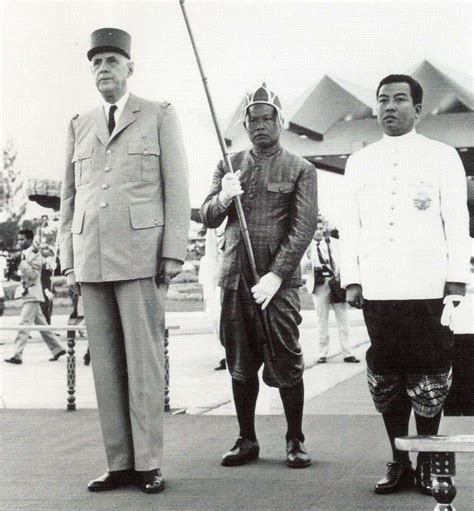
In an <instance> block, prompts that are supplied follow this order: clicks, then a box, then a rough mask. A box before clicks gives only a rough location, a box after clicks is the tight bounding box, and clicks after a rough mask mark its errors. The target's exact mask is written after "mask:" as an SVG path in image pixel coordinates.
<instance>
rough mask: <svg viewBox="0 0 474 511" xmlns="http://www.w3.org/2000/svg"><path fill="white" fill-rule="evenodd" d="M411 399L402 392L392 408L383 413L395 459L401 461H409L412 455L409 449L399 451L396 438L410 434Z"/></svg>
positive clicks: (391, 405)
mask: <svg viewBox="0 0 474 511" xmlns="http://www.w3.org/2000/svg"><path fill="white" fill-rule="evenodd" d="M410 414H411V401H410V399H409V397H408V396H407V395H406V394H405V392H402V394H401V395H400V396H399V397H397V399H396V400H394V401H393V402H392V403H390V409H389V410H387V411H386V412H384V413H383V414H382V417H383V421H384V423H385V429H386V430H387V434H388V438H389V440H390V447H391V448H392V454H393V460H394V461H400V462H401V463H408V462H409V461H410V456H409V453H408V451H399V450H398V449H396V447H395V438H396V437H397V436H406V435H408V425H409V423H410Z"/></svg>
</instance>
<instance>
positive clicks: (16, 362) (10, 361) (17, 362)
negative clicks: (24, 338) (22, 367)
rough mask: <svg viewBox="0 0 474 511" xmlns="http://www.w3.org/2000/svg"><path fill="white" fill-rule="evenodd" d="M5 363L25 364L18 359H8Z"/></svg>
mask: <svg viewBox="0 0 474 511" xmlns="http://www.w3.org/2000/svg"><path fill="white" fill-rule="evenodd" d="M5 362H8V363H9V364H17V365H18V364H23V360H21V359H20V358H16V357H11V358H6V359H5Z"/></svg>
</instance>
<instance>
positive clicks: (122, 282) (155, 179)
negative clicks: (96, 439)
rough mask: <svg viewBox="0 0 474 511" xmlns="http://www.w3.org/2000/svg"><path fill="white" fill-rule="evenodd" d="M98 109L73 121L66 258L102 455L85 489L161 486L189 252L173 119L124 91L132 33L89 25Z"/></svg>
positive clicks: (65, 191) (159, 106)
mask: <svg viewBox="0 0 474 511" xmlns="http://www.w3.org/2000/svg"><path fill="white" fill-rule="evenodd" d="M87 56H88V59H89V60H90V61H91V70H92V74H93V76H94V79H95V82H96V86H97V89H98V90H99V92H100V94H101V95H102V98H103V102H102V104H101V105H100V106H99V107H98V108H96V109H94V110H92V111H90V112H88V113H86V114H84V115H80V116H76V117H74V118H73V119H72V121H71V123H70V125H69V132H68V143H67V160H66V172H65V175H64V181H63V188H62V198H61V257H62V261H61V262H62V267H63V271H64V273H65V274H66V275H67V279H68V283H69V284H70V285H71V286H74V285H75V284H76V282H79V283H80V288H81V290H82V295H83V301H84V312H85V318H86V324H87V332H88V336H89V343H90V350H91V358H92V365H93V371H94V380H95V387H96V393H97V401H98V406H99V414H100V419H101V426H102V434H103V439H104V444H105V450H106V455H107V462H108V467H107V472H106V473H105V474H104V475H103V476H101V477H99V478H98V479H95V480H93V481H91V482H90V483H89V485H88V488H89V490H90V491H101V490H110V489H114V488H116V487H118V486H122V485H125V484H129V483H137V484H140V485H141V487H142V489H143V491H145V492H147V493H157V492H159V491H161V490H162V489H163V488H164V480H163V478H162V476H161V472H160V467H161V462H162V452H163V424H162V418H163V409H164V378H165V369H164V354H163V336H164V322H165V296H166V291H167V285H168V282H169V280H170V279H172V278H173V277H175V276H176V275H177V274H178V273H179V272H180V270H181V266H182V263H183V261H184V258H185V254H186V243H187V233H188V226H189V217H190V208H189V199H188V187H187V168H186V158H185V153H184V148H183V143H182V139H181V132H180V128H179V123H178V119H177V117H176V113H175V110H174V108H173V107H172V106H171V105H170V103H168V102H162V103H157V102H154V101H148V100H145V99H142V98H138V97H136V96H134V95H133V94H130V92H129V91H128V88H127V80H128V79H129V78H130V77H131V76H132V75H133V72H134V64H133V62H131V61H130V35H129V34H127V33H126V32H124V31H122V30H118V29H114V28H104V29H99V30H96V31H95V32H93V33H92V36H91V49H90V50H89V52H88V53H87Z"/></svg>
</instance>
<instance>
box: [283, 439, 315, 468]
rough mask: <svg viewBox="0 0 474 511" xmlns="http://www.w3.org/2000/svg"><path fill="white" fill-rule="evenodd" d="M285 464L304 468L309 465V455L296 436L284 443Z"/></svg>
mask: <svg viewBox="0 0 474 511" xmlns="http://www.w3.org/2000/svg"><path fill="white" fill-rule="evenodd" d="M286 464H287V466H289V467H290V468H306V467H309V466H310V465H311V456H310V455H309V454H308V453H307V452H306V449H305V447H304V444H303V442H301V440H298V439H296V438H293V439H291V440H288V443H287V444H286Z"/></svg>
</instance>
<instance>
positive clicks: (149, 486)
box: [140, 468, 165, 493]
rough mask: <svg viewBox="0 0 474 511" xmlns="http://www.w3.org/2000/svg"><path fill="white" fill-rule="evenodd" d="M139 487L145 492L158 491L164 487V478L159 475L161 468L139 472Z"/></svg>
mask: <svg viewBox="0 0 474 511" xmlns="http://www.w3.org/2000/svg"><path fill="white" fill-rule="evenodd" d="M140 475H141V480H142V484H141V489H142V491H144V492H145V493H160V492H161V491H163V490H164V489H165V480H164V478H163V476H162V475H161V470H160V469H159V468H156V469H154V470H149V471H148V472H140Z"/></svg>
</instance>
